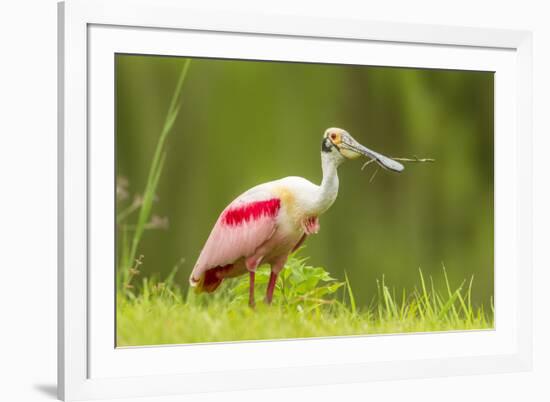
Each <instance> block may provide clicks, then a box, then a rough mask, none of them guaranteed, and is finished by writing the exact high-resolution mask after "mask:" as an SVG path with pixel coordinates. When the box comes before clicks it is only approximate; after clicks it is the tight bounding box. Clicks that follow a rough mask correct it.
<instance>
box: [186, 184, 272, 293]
mask: <svg viewBox="0 0 550 402" xmlns="http://www.w3.org/2000/svg"><path fill="white" fill-rule="evenodd" d="M280 208H281V200H280V199H279V198H277V197H274V196H273V194H272V193H271V192H269V191H265V190H264V191H261V190H257V191H252V190H251V191H248V192H246V193H244V194H242V195H241V196H239V197H238V198H237V199H236V200H235V201H233V202H232V203H231V204H229V206H227V208H225V210H224V211H223V212H222V213H221V215H220V217H219V218H218V220H217V222H216V224H215V225H214V228H213V229H212V232H211V233H210V236H209V237H208V240H207V241H206V244H205V245H204V247H203V249H202V251H201V253H200V255H199V258H198V260H197V263H196V264H195V267H194V268H193V272H192V273H191V277H190V278H189V281H190V283H191V285H192V286H196V285H197V283H199V281H200V279H201V277H202V276H203V275H204V274H205V272H206V271H207V270H209V269H212V268H215V267H225V266H227V265H230V264H233V263H234V262H235V261H237V260H238V259H239V258H242V257H248V256H250V255H252V254H253V253H254V251H255V250H256V249H257V248H258V247H259V246H260V245H262V244H263V243H264V242H265V241H266V240H268V239H269V238H270V237H271V236H272V235H273V233H274V231H275V226H276V221H277V215H278V214H279V210H280Z"/></svg>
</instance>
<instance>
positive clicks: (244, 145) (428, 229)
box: [116, 55, 494, 305]
mask: <svg viewBox="0 0 550 402" xmlns="http://www.w3.org/2000/svg"><path fill="white" fill-rule="evenodd" d="M184 62H185V59H184V58H176V57H158V56H138V55H117V56H116V166H117V176H118V177H119V178H123V180H126V181H127V184H128V186H127V188H126V191H127V192H128V197H127V198H126V199H125V200H123V201H122V202H121V203H119V207H120V208H121V209H122V208H123V207H125V206H127V205H129V204H131V202H132V198H133V197H134V196H135V195H136V194H139V193H140V192H142V191H143V189H144V187H145V183H146V180H147V172H148V170H149V167H150V163H151V159H152V156H153V151H154V148H155V145H156V142H157V139H158V136H159V133H160V130H161V128H162V124H163V122H164V119H165V117H166V113H167V110H168V107H169V103H170V99H171V96H172V94H173V91H174V88H175V85H176V82H177V80H178V77H179V74H180V71H181V68H182V66H183V63H184ZM493 92H494V76H493V73H491V72H472V71H451V70H429V69H408V68H392V67H366V66H347V65H325V64H304V63H283V62H262V61H240V60H217V59H193V60H192V62H191V66H190V70H189V73H188V76H187V78H186V81H185V84H184V87H183V93H182V102H181V109H180V113H179V116H178V118H177V121H176V123H175V126H174V129H173V132H172V133H171V134H170V135H169V137H168V140H167V141H168V142H167V149H168V154H167V159H166V164H165V166H164V171H163V173H162V177H161V179H160V184H159V188H158V192H157V195H158V199H157V201H156V202H155V205H154V207H153V208H154V209H153V213H154V214H155V215H157V217H156V218H154V220H155V222H156V223H155V224H153V226H157V227H159V228H158V229H156V230H148V231H146V232H145V234H144V237H143V240H142V242H141V245H140V248H139V250H138V255H139V254H143V256H144V259H143V265H142V266H141V270H142V275H152V274H158V275H160V276H161V278H163V277H165V276H166V275H168V273H169V272H170V271H171V270H172V268H173V267H174V266H175V265H176V264H178V262H179V261H180V260H182V259H183V262H182V263H181V268H180V270H179V271H178V274H177V282H178V283H179V284H180V285H181V286H182V287H183V288H184V289H185V288H186V287H187V278H188V276H189V273H190V272H191V270H192V268H193V265H194V263H195V260H196V258H197V256H198V254H199V252H200V250H201V248H202V246H203V244H204V242H205V241H206V238H207V237H208V234H209V232H210V230H211V228H212V226H213V225H214V223H215V221H216V219H217V217H218V215H219V213H220V212H221V211H222V210H223V208H224V207H225V206H226V205H227V204H228V203H229V202H230V201H232V200H233V199H234V198H235V197H236V196H238V195H239V194H240V193H242V192H244V191H245V190H247V189H248V188H250V187H252V186H254V185H256V184H259V183H262V182H266V181H270V180H274V179H278V178H282V177H285V176H303V177H305V178H307V179H309V180H311V181H313V182H314V183H319V182H320V180H321V165H320V146H321V138H322V135H323V132H324V130H325V129H326V128H328V127H341V128H344V129H346V130H347V131H349V132H350V133H351V134H352V135H353V136H354V137H355V138H356V139H357V140H358V141H359V142H361V143H363V144H364V145H366V146H367V147H370V148H372V149H374V150H376V151H378V152H381V153H383V154H385V155H388V156H394V157H413V156H418V157H429V158H435V159H436V163H434V164H427V163H424V164H421V163H407V164H406V166H405V171H404V172H403V173H402V174H395V173H389V172H386V171H382V170H381V171H379V172H378V173H377V175H376V177H375V178H374V180H373V181H372V182H369V179H370V178H371V175H372V173H373V172H374V169H375V167H374V165H370V166H369V167H367V168H366V169H365V170H364V171H361V165H362V163H363V161H362V160H361V161H352V162H347V163H345V164H344V165H342V166H341V167H340V169H339V177H340V191H339V195H338V198H337V200H336V202H335V203H334V205H333V206H332V208H331V209H330V210H329V211H328V212H327V213H326V214H325V215H323V216H322V217H321V219H320V222H321V231H320V233H319V234H318V235H316V236H312V237H310V238H309V239H308V240H307V242H306V246H307V248H306V249H305V250H304V252H303V255H307V256H309V257H310V262H311V263H312V264H314V265H320V266H324V267H326V268H327V269H328V270H329V271H330V272H331V273H332V274H333V276H335V277H336V278H338V279H340V280H342V279H343V277H344V271H346V272H347V273H348V275H349V277H350V281H351V283H352V286H353V290H354V292H355V294H356V295H355V297H356V299H357V301H358V303H361V304H363V305H366V304H368V303H369V302H370V301H371V300H372V298H373V296H374V294H375V292H376V279H381V278H382V276H384V277H385V281H386V282H387V283H388V284H390V285H391V286H394V287H395V288H396V289H401V288H405V289H413V288H414V287H415V286H416V287H418V278H419V276H418V268H422V271H423V272H424V274H428V275H431V276H432V277H433V279H434V282H435V284H436V286H439V285H441V284H442V282H441V281H442V278H443V272H442V263H444V264H445V266H446V268H447V272H448V275H449V278H450V280H451V282H452V283H453V284H454V285H456V286H458V284H460V282H462V280H464V279H469V278H470V277H471V276H472V275H474V276H475V279H474V288H473V291H474V293H473V297H474V302H475V303H477V304H479V303H484V304H486V305H488V303H489V300H490V297H492V295H493V102H494V100H493ZM132 219H133V220H135V216H133V217H131V218H130V220H132ZM164 219H166V220H164Z"/></svg>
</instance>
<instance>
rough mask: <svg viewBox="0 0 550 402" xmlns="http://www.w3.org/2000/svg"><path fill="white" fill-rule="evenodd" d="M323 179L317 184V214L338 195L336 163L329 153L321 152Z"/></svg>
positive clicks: (328, 205) (326, 207)
mask: <svg viewBox="0 0 550 402" xmlns="http://www.w3.org/2000/svg"><path fill="white" fill-rule="evenodd" d="M321 167H322V169H323V180H322V182H321V185H320V186H319V193H318V196H317V203H316V204H317V205H316V209H317V210H318V211H319V214H321V213H323V212H325V211H326V210H327V209H329V208H330V206H331V205H332V204H333V203H334V200H336V196H337V195H338V184H339V182H338V172H337V169H338V163H337V162H336V161H335V160H334V159H333V158H331V155H330V153H328V154H327V153H325V152H322V153H321Z"/></svg>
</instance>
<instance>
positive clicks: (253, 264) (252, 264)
mask: <svg viewBox="0 0 550 402" xmlns="http://www.w3.org/2000/svg"><path fill="white" fill-rule="evenodd" d="M262 258H263V257H259V258H257V257H255V256H252V257H248V258H247V259H246V261H245V265H246V269H248V272H250V289H249V293H248V305H249V306H250V307H254V305H255V304H256V303H255V302H254V278H255V275H256V268H258V265H260V263H261V262H262Z"/></svg>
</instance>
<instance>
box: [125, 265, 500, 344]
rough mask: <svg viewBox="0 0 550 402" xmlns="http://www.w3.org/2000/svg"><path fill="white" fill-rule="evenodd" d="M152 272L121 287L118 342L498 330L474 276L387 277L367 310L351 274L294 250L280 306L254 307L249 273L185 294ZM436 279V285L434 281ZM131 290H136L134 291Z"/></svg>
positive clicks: (263, 275)
mask: <svg viewBox="0 0 550 402" xmlns="http://www.w3.org/2000/svg"><path fill="white" fill-rule="evenodd" d="M173 277H174V276H173V274H172V275H171V276H170V277H169V278H167V280H166V281H164V282H159V281H158V280H155V279H150V278H144V279H142V280H141V285H140V286H139V287H138V288H139V290H138V291H136V293H135V294H134V293H133V292H119V294H118V299H117V345H118V346H137V345H159V344H182V343H194V342H227V341H244V340H262V339H264V340H265V339H281V338H307V337H326V336H349V335H368V334H385V333H404V332H425V331H450V330H472V329H489V328H493V318H492V317H493V312H492V309H489V310H486V309H485V308H484V307H483V306H480V307H477V308H474V307H473V306H472V302H471V297H472V281H469V282H468V286H465V285H464V284H463V285H461V286H458V287H456V288H451V286H450V284H449V282H448V281H447V276H446V274H445V279H446V284H447V286H446V288H445V289H444V291H443V292H438V291H436V290H435V289H434V288H433V285H429V286H428V284H427V282H426V281H425V279H424V277H423V275H422V272H420V275H419V283H418V288H417V289H413V290H412V291H411V292H409V293H408V292H405V291H403V292H401V293H400V295H399V297H397V296H396V292H395V289H392V288H390V287H389V286H388V285H387V284H385V283H384V281H380V282H379V283H378V293H377V295H375V297H374V298H373V301H372V303H371V305H370V306H369V307H367V308H363V309H361V308H358V307H357V306H356V305H355V301H354V298H353V296H352V295H353V292H352V288H351V285H350V283H349V280H348V279H347V278H346V280H345V281H343V282H340V281H337V280H335V279H334V278H332V277H330V275H329V273H328V272H327V271H326V270H325V269H323V268H321V267H312V266H309V265H307V261H306V259H304V258H299V257H298V256H293V257H292V258H290V259H289V262H288V264H287V266H286V267H285V269H284V270H283V271H282V272H281V277H280V279H279V281H278V282H277V287H276V289H275V294H274V304H273V305H271V306H267V305H265V304H264V303H257V306H256V308H255V309H251V308H249V307H248V305H247V300H248V277H247V276H246V275H245V276H243V277H241V278H236V279H233V280H227V281H226V282H227V283H224V284H223V285H222V287H221V288H220V289H219V290H218V292H216V293H214V294H195V293H194V292H193V291H191V292H190V293H189V294H188V295H187V297H184V294H183V292H181V291H180V290H179V289H178V288H177V286H175V284H174V282H173ZM268 277H269V270H268V269H267V268H263V269H260V270H259V271H258V273H257V278H256V293H257V294H256V298H257V300H262V296H263V292H265V287H266V285H267V281H268ZM430 283H432V282H431V281H430ZM129 294H130V295H131V296H128V295H129Z"/></svg>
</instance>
